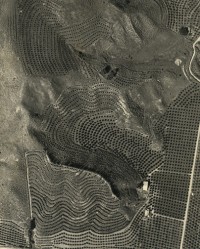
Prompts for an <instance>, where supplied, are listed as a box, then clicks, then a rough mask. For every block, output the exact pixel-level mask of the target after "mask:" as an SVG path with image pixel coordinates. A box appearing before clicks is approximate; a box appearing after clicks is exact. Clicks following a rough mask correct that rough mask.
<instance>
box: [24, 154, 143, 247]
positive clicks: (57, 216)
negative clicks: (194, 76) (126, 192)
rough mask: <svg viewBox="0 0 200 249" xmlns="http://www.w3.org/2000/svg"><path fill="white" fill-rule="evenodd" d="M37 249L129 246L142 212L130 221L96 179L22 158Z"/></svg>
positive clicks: (38, 158) (40, 157)
mask: <svg viewBox="0 0 200 249" xmlns="http://www.w3.org/2000/svg"><path fill="white" fill-rule="evenodd" d="M26 160H27V167H28V178H29V188H30V197H31V206H32V217H33V218H35V223H36V229H35V231H34V234H35V242H36V246H37V245H40V246H41V247H42V248H43V247H46V246H50V247H51V246H55V247H70V246H71V247H70V248H75V247H77V248H78V247H80V248H83V247H84V248H85V247H87V246H92V247H93V248H98V246H99V247H101V246H107V248H121V247H123V248H124V246H127V247H129V246H131V245H132V246H133V245H134V240H135V237H136V236H137V230H138V225H139V222H140V219H141V217H142V216H141V215H142V212H143V211H142V210H143V208H142V209H141V210H139V212H138V213H137V214H136V215H135V217H134V218H133V219H132V220H131V221H130V220H127V217H126V216H125V215H124V214H123V212H122V209H121V208H120V201H119V199H118V198H117V197H116V196H115V195H113V194H112V191H111V188H110V186H109V185H108V183H107V182H106V181H105V180H104V179H103V178H102V177H100V176H99V175H97V174H94V173H91V172H88V171H84V170H80V169H74V168H71V167H68V166H62V165H53V164H52V163H50V161H49V160H48V158H47V156H46V155H45V153H44V152H39V151H35V152H29V153H27V154H26Z"/></svg>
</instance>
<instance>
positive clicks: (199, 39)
mask: <svg viewBox="0 0 200 249" xmlns="http://www.w3.org/2000/svg"><path fill="white" fill-rule="evenodd" d="M198 42H200V36H199V38H198V39H197V40H196V41H195V42H194V44H193V49H194V53H193V55H192V58H191V60H190V64H189V72H190V74H191V75H192V77H193V78H195V79H196V80H197V81H198V82H200V79H199V78H198V77H196V76H195V74H194V73H193V72H192V69H191V67H192V62H193V60H194V58H195V56H196V50H195V46H196V44H197V43H198Z"/></svg>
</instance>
